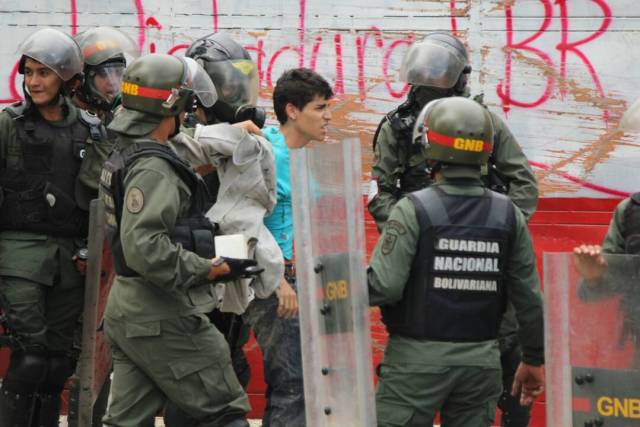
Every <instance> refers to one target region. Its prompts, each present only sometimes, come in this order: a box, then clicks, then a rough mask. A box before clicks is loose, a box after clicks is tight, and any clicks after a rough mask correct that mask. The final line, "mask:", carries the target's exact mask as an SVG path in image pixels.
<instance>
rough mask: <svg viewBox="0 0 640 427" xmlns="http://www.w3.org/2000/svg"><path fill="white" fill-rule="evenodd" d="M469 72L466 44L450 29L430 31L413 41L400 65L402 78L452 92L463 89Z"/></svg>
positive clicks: (455, 92) (414, 83)
mask: <svg viewBox="0 0 640 427" xmlns="http://www.w3.org/2000/svg"><path fill="white" fill-rule="evenodd" d="M469 73H471V65H470V64H469V53H468V52H467V49H466V47H465V46H464V44H463V43H462V42H461V41H460V39H458V38H457V37H455V36H453V35H451V34H449V33H447V32H435V33H430V34H427V35H426V36H425V38H424V39H423V40H422V41H419V42H416V43H414V44H413V45H411V47H410V48H409V50H408V51H407V53H406V55H405V57H404V59H403V61H402V66H401V68H400V78H401V80H402V81H404V82H406V83H409V84H411V85H412V86H415V87H421V86H422V87H431V88H437V89H444V90H451V92H452V94H453V95H461V94H463V93H464V91H465V88H466V86H467V80H468V77H469Z"/></svg>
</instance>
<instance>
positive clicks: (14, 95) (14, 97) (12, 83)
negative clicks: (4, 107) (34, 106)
mask: <svg viewBox="0 0 640 427" xmlns="http://www.w3.org/2000/svg"><path fill="white" fill-rule="evenodd" d="M19 66H20V60H18V61H16V63H15V64H14V65H13V68H12V69H11V73H10V74H9V94H10V97H9V98H5V99H0V104H5V103H6V104H11V103H13V102H16V101H20V100H22V96H21V95H20V93H18V89H16V78H17V76H18V67H19Z"/></svg>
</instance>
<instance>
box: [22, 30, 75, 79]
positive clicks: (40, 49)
mask: <svg viewBox="0 0 640 427" xmlns="http://www.w3.org/2000/svg"><path fill="white" fill-rule="evenodd" d="M20 54H21V55H24V56H27V57H29V58H31V59H33V60H35V61H38V62H39V63H41V64H43V65H45V66H47V67H49V68H50V69H51V70H52V71H53V72H54V73H56V74H57V75H58V76H60V78H61V79H62V80H64V81H65V82H66V81H68V80H70V79H71V78H72V77H73V76H75V75H76V74H79V73H81V72H82V66H83V62H82V54H81V53H80V48H79V47H78V44H77V43H76V42H75V40H73V38H71V36H69V35H67V34H64V33H62V32H60V31H57V30H54V29H52V28H44V29H42V30H39V31H36V32H35V33H33V34H32V35H31V36H29V37H27V39H26V40H25V41H24V42H23V43H22V45H21V46H20Z"/></svg>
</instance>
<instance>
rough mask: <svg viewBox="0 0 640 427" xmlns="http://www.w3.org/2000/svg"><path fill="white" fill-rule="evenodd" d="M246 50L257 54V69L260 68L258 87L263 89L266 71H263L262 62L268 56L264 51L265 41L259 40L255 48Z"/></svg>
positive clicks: (249, 47) (251, 47) (248, 47)
mask: <svg viewBox="0 0 640 427" xmlns="http://www.w3.org/2000/svg"><path fill="white" fill-rule="evenodd" d="M244 48H245V49H247V50H249V51H253V52H256V67H257V68H258V86H259V87H260V88H262V81H263V80H264V70H263V69H262V61H263V59H264V58H265V57H266V56H267V53H266V52H265V51H264V41H263V40H258V42H257V43H256V45H255V46H245V47H244Z"/></svg>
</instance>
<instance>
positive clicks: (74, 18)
mask: <svg viewBox="0 0 640 427" xmlns="http://www.w3.org/2000/svg"><path fill="white" fill-rule="evenodd" d="M76 34H78V5H77V4H76V0H71V35H72V36H75V35H76Z"/></svg>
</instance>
